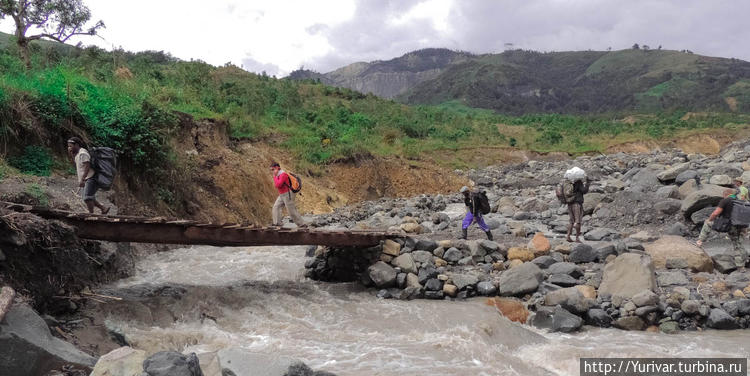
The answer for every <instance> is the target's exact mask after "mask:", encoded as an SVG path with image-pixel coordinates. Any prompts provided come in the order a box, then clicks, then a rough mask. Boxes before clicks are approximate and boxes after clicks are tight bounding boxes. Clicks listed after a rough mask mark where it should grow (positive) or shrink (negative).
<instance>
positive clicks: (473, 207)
mask: <svg viewBox="0 0 750 376" xmlns="http://www.w3.org/2000/svg"><path fill="white" fill-rule="evenodd" d="M461 193H462V194H463V195H464V204H466V217H464V221H463V223H462V224H461V239H466V238H467V237H468V231H469V226H471V224H472V223H474V222H476V223H477V225H479V228H480V229H482V231H484V233H485V234H487V239H489V240H492V232H491V231H490V227H489V226H487V223H485V222H484V218H482V206H483V205H484V206H488V205H489V202H483V201H486V196H484V195H483V194H482V193H480V192H472V190H471V189H469V187H467V186H464V187H462V188H461Z"/></svg>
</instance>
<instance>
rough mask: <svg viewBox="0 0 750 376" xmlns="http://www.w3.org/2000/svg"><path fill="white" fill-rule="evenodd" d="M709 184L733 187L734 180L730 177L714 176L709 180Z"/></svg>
mask: <svg viewBox="0 0 750 376" xmlns="http://www.w3.org/2000/svg"><path fill="white" fill-rule="evenodd" d="M708 183H709V184H714V185H721V186H725V187H726V186H730V185H732V178H731V177H729V175H714V176H712V177H711V179H709V180H708Z"/></svg>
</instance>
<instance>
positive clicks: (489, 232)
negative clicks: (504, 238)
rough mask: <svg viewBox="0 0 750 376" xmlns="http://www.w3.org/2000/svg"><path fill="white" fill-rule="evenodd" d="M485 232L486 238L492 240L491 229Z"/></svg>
mask: <svg viewBox="0 0 750 376" xmlns="http://www.w3.org/2000/svg"><path fill="white" fill-rule="evenodd" d="M485 234H487V240H494V239H492V231H487V232H485Z"/></svg>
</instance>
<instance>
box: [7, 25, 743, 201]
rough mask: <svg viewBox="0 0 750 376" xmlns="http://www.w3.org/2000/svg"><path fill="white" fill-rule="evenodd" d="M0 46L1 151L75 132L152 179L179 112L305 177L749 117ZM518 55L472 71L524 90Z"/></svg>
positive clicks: (672, 92)
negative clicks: (589, 107) (482, 97)
mask: <svg viewBox="0 0 750 376" xmlns="http://www.w3.org/2000/svg"><path fill="white" fill-rule="evenodd" d="M0 37H2V35H0ZM0 42H2V38H0ZM4 45H5V46H7V47H6V48H5V49H0V114H1V115H3V116H0V141H4V142H5V143H7V141H8V140H16V141H18V140H23V143H21V145H29V144H34V145H44V146H46V147H48V148H49V149H51V150H54V151H55V152H56V153H58V154H61V153H62V150H61V148H62V147H63V146H62V145H64V141H65V139H66V138H67V137H68V136H69V135H70V134H72V133H78V134H80V133H81V132H83V133H84V134H83V136H85V137H88V138H89V139H90V140H91V141H92V143H93V144H95V145H106V146H111V147H114V148H116V149H118V150H120V151H121V152H122V158H121V160H122V162H123V165H124V167H125V168H126V169H127V170H129V171H138V172H139V173H143V174H144V175H147V176H149V177H152V178H156V179H158V178H159V176H162V175H161V174H162V172H163V171H164V170H165V169H167V168H169V167H172V164H173V163H174V158H173V157H172V158H170V154H172V155H173V154H174V153H172V152H171V151H170V150H169V148H168V147H167V142H168V140H169V137H170V135H171V134H173V133H174V132H176V131H178V123H179V120H178V114H177V112H181V113H186V114H189V115H191V116H193V117H195V118H197V119H205V118H213V119H219V120H225V121H227V122H228V124H229V129H230V134H231V136H232V137H233V138H235V139H237V140H250V141H254V142H265V143H269V144H272V145H274V146H276V147H279V148H281V149H283V150H288V151H289V152H290V153H291V154H293V156H294V157H295V159H296V160H297V161H298V163H301V164H310V165H323V164H328V163H332V162H335V161H342V160H349V159H353V158H359V157H366V156H369V155H376V156H392V155H396V156H406V157H410V158H418V157H421V156H425V154H427V153H432V152H439V151H451V150H459V149H461V148H465V147H485V146H491V147H496V146H503V147H519V148H527V149H531V150H536V151H564V152H573V153H579V152H589V151H602V150H604V149H605V148H606V147H607V146H610V145H611V144H612V143H613V142H614V141H615V140H618V139H620V138H623V137H624V136H632V137H636V138H661V137H670V136H675V135H677V134H679V133H680V132H683V131H690V130H700V129H704V128H716V127H726V126H732V125H733V124H745V123H748V117H747V116H746V115H741V114H713V113H711V114H707V115H706V116H700V117H687V118H686V120H683V115H684V114H685V112H683V111H671V112H666V113H656V114H651V115H639V116H635V117H633V119H631V120H629V121H623V120H618V119H622V118H623V117H624V115H622V114H616V115H612V114H610V115H604V114H595V115H585V116H575V115H558V114H542V115H523V116H510V115H500V114H497V113H496V112H494V111H492V110H483V109H477V108H472V107H468V106H467V105H466V104H470V105H472V104H473V103H474V102H472V101H463V100H447V101H444V102H441V104H439V105H433V106H427V105H425V106H407V105H404V104H400V103H397V102H394V101H391V100H384V99H381V98H378V97H375V96H373V95H365V94H362V93H359V92H356V91H352V90H349V89H343V88H335V87H330V86H326V85H323V84H320V83H319V82H318V81H317V80H313V79H310V80H299V81H294V80H286V79H276V78H272V77H268V76H266V75H257V74H253V73H248V72H246V71H243V70H242V69H240V68H238V67H235V66H232V65H227V66H223V67H214V66H211V65H208V64H206V63H203V62H200V61H189V62H188V61H178V60H177V59H175V58H172V57H171V56H169V55H167V54H165V53H162V52H153V51H147V52H140V53H130V52H125V51H121V50H117V51H114V52H106V51H103V50H101V49H98V48H94V47H90V48H85V49H78V48H67V47H66V48H60V46H59V45H46V44H38V45H32V56H31V62H32V69H31V70H29V71H26V69H25V68H24V64H23V63H22V62H21V61H20V60H19V59H18V57H17V54H16V51H13V48H14V45H13V44H12V43H6V44H4ZM525 54H526V53H525V52H518V53H515V54H505V55H504V56H503V57H502V59H501V58H500V57H497V56H495V55H488V56H484V57H482V58H480V59H478V60H476V61H481V62H482V63H481V64H485V65H483V66H485V67H486V66H487V64H489V65H492V64H495V63H497V62H493V59H496V60H497V59H500V60H502V64H506V65H509V66H512V67H514V68H513V69H516V70H515V71H514V70H510V71H503V72H502V75H499V76H497V77H495V78H501V77H512V78H513V79H514V80H522V79H525V78H524V77H525V76H523V75H521V76H514V75H515V73H514V72H518V71H517V69H520V68H518V67H520V66H522V64H523V63H524V62H525V61H526V60H527V58H528V57H527V56H526V55H525ZM600 55H601V53H597V52H586V53H581V54H579V53H559V54H558V55H548V54H537V55H534V56H536V58H538V59H542V60H544V59H550V58H553V57H554V59H555V61H558V62H559V63H560V66H559V67H558V69H559V70H560V71H559V72H544V73H540V74H539V77H540V79H541V78H544V77H547V76H550V75H557V74H562V73H561V72H562V71H563V70H566V69H569V68H570V69H572V68H571V67H579V68H580V67H583V68H580V69H579V73H580V74H584V73H585V70H586V69H585V67H588V65H583V64H581V61H582V60H581V59H583V60H585V61H589V62H591V61H596V60H597V59H599V57H600ZM461 64H473V63H471V62H464V63H461ZM498 64H499V63H498ZM540 64H541V63H540ZM459 65H460V64H459ZM466 72H471V75H473V76H476V77H484V76H483V75H485V74H488V72H486V71H483V70H482V69H476V70H464V71H463V73H462V74H467V73H466ZM498 74H499V73H498ZM579 76H580V75H579ZM684 80H685V79H682V78H673V79H670V80H668V81H667V82H666V83H654V84H653V85H650V86H649V87H648V88H646V89H644V92H645V94H644V96H648V97H660V98H665V97H670V96H680V95H683V94H684V92H685V90H684V88H685V87H691V86H690V85H689V83H687V84H686V83H685V81H684ZM532 82H533V81H532ZM686 85H687V86H686ZM728 90H734V91H738V92H740V94H742V93H744V90H745V86H743V84H739V83H738V84H735V85H734V86H731V88H730V89H728ZM734 91H732V92H734ZM540 95H542V96H543V95H545V94H544V93H542V94H540ZM532 97H533V96H532ZM738 97H739V95H738ZM537 99H539V98H537ZM529 100H534V99H533V98H531V99H529ZM497 101H498V100H496V102H497ZM743 103H744V102H743ZM484 107H491V106H484ZM41 150H44V151H45V153H46V154H44V155H46V156H47V157H49V150H48V149H43V148H40V147H36V146H32V147H30V148H26V149H18V150H13V149H12V148H11V149H10V150H8V153H9V154H11V155H13V156H14V157H13V158H11V160H12V161H13V165H14V166H17V167H18V168H19V169H20V170H22V171H24V172H29V173H34V174H42V175H43V174H49V169H50V166H51V167H52V168H55V166H57V165H55V164H53V162H52V161H51V159H50V158H47V159H45V158H42V154H43V153H42V152H41ZM168 192H169V189H166V190H164V191H163V192H161V193H159V195H160V196H162V197H161V199H162V200H163V201H174V200H175V199H174V198H173V197H171V196H170V195H169V194H168Z"/></svg>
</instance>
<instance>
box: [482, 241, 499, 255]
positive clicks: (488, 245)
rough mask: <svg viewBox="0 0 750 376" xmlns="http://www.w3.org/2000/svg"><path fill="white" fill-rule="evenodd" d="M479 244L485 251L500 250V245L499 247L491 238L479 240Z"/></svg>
mask: <svg viewBox="0 0 750 376" xmlns="http://www.w3.org/2000/svg"><path fill="white" fill-rule="evenodd" d="M479 246H480V247H482V248H484V250H485V251H487V253H492V252H502V249H501V248H502V247H500V244H497V243H495V242H493V241H492V240H480V241H479Z"/></svg>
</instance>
